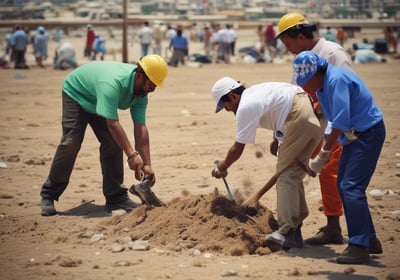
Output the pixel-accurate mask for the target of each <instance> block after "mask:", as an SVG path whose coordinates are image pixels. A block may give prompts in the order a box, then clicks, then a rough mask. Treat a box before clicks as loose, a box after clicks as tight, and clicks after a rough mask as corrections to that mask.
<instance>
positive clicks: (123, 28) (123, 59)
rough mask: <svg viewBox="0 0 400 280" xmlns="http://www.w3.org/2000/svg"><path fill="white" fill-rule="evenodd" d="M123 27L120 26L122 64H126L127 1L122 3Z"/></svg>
mask: <svg viewBox="0 0 400 280" xmlns="http://www.w3.org/2000/svg"><path fill="white" fill-rule="evenodd" d="M123 5H124V6H123V21H122V22H123V23H122V24H123V26H122V62H125V63H128V39H127V37H128V30H127V29H128V21H127V17H128V15H127V10H128V9H127V5H128V4H127V0H124V2H123Z"/></svg>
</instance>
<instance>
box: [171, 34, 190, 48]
mask: <svg viewBox="0 0 400 280" xmlns="http://www.w3.org/2000/svg"><path fill="white" fill-rule="evenodd" d="M188 44H189V41H188V39H187V37H186V36H185V35H184V34H182V36H178V35H175V36H174V37H172V39H171V43H170V46H172V47H173V48H174V49H180V50H185V49H187V48H188Z"/></svg>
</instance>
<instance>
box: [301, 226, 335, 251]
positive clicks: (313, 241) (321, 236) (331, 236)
mask: <svg viewBox="0 0 400 280" xmlns="http://www.w3.org/2000/svg"><path fill="white" fill-rule="evenodd" d="M305 242H306V243H307V244H310V245H314V246H320V245H325V244H343V236H342V233H341V230H340V229H339V230H332V229H330V228H329V227H327V226H325V227H323V228H320V229H319V231H318V232H317V234H316V235H315V236H313V237H310V238H308V239H306V240H305Z"/></svg>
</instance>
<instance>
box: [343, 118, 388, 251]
mask: <svg viewBox="0 0 400 280" xmlns="http://www.w3.org/2000/svg"><path fill="white" fill-rule="evenodd" d="M385 136H386V130H385V125H384V123H383V121H381V122H379V123H377V124H376V125H375V126H373V127H371V128H370V129H368V130H367V131H365V132H361V133H359V135H358V136H357V137H358V139H357V140H355V141H353V142H351V143H350V144H348V145H344V146H343V151H342V156H341V158H340V161H339V172H338V177H337V185H338V188H339V193H340V196H341V198H342V202H343V208H344V214H345V218H346V223H347V231H348V234H349V244H352V245H358V246H361V247H366V248H367V247H368V246H369V241H370V240H371V239H374V238H376V233H375V227H374V223H373V221H372V217H371V213H370V211H369V207H368V201H367V196H366V194H365V192H366V189H367V187H368V185H369V182H370V180H371V177H372V175H373V174H374V171H375V167H376V164H377V162H378V159H379V155H380V153H381V150H382V146H383V143H384V141H385Z"/></svg>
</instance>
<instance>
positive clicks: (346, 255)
mask: <svg viewBox="0 0 400 280" xmlns="http://www.w3.org/2000/svg"><path fill="white" fill-rule="evenodd" d="M369 261H370V258H369V251H368V248H364V247H359V246H355V245H351V244H349V246H347V248H346V249H344V251H343V253H342V254H341V255H340V256H339V257H337V258H336V262H337V263H340V264H361V263H367V262H369Z"/></svg>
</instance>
